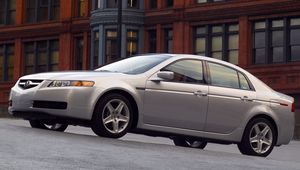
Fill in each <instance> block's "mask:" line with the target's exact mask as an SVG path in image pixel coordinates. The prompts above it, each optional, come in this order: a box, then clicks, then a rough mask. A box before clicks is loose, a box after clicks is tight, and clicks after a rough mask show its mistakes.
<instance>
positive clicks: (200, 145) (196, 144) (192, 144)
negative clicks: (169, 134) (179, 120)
mask: <svg viewBox="0 0 300 170" xmlns="http://www.w3.org/2000/svg"><path fill="white" fill-rule="evenodd" d="M173 142H174V144H175V146H181V147H189V148H197V149H204V148H205V147H206V145H207V142H206V141H201V140H194V139H190V138H182V137H174V138H173Z"/></svg>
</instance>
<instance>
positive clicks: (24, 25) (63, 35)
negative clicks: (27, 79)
mask: <svg viewBox="0 0 300 170" xmlns="http://www.w3.org/2000/svg"><path fill="white" fill-rule="evenodd" d="M90 6H91V3H90V1H88V0H1V1H0V105H1V106H2V108H3V107H4V108H5V107H6V105H7V99H8V95H9V90H10V88H11V87H12V86H13V84H14V83H15V82H16V81H17V80H18V78H19V77H20V76H22V75H25V74H30V73H37V72H45V71H57V70H70V69H87V68H88V67H89V55H90V54H89V51H90V50H89V49H90V22H89V16H90Z"/></svg>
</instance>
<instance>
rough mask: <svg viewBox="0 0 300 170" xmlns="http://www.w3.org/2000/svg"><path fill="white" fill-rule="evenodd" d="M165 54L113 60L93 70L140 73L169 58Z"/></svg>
mask: <svg viewBox="0 0 300 170" xmlns="http://www.w3.org/2000/svg"><path fill="white" fill-rule="evenodd" d="M170 57H171V56H167V55H149V56H137V57H131V58H127V59H124V60H121V61H118V62H114V63H111V64H108V65H106V66H103V67H101V68H99V69H97V70H95V71H100V72H118V73H124V74H141V73H144V72H146V71H148V70H150V69H151V68H153V67H155V66H156V65H158V64H160V63H161V62H163V61H165V60H167V59H169V58H170Z"/></svg>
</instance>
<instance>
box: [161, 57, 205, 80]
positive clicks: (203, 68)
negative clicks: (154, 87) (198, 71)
mask: <svg viewBox="0 0 300 170" xmlns="http://www.w3.org/2000/svg"><path fill="white" fill-rule="evenodd" d="M185 60H195V61H199V62H201V64H202V74H203V83H196V82H179V81H172V80H162V81H164V82H170V83H181V84H195V85H208V77H207V69H206V64H205V60H201V59H195V58H184V59H179V60H176V61H173V62H171V63H169V64H168V65H166V66H164V67H163V68H161V69H160V70H159V71H164V69H165V68H167V67H169V66H170V65H172V64H174V63H177V62H180V61H185Z"/></svg>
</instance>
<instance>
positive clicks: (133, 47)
mask: <svg viewBox="0 0 300 170" xmlns="http://www.w3.org/2000/svg"><path fill="white" fill-rule="evenodd" d="M137 52H138V31H134V30H128V31H127V54H126V55H127V56H128V57H129V56H133V55H136V54H137Z"/></svg>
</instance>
